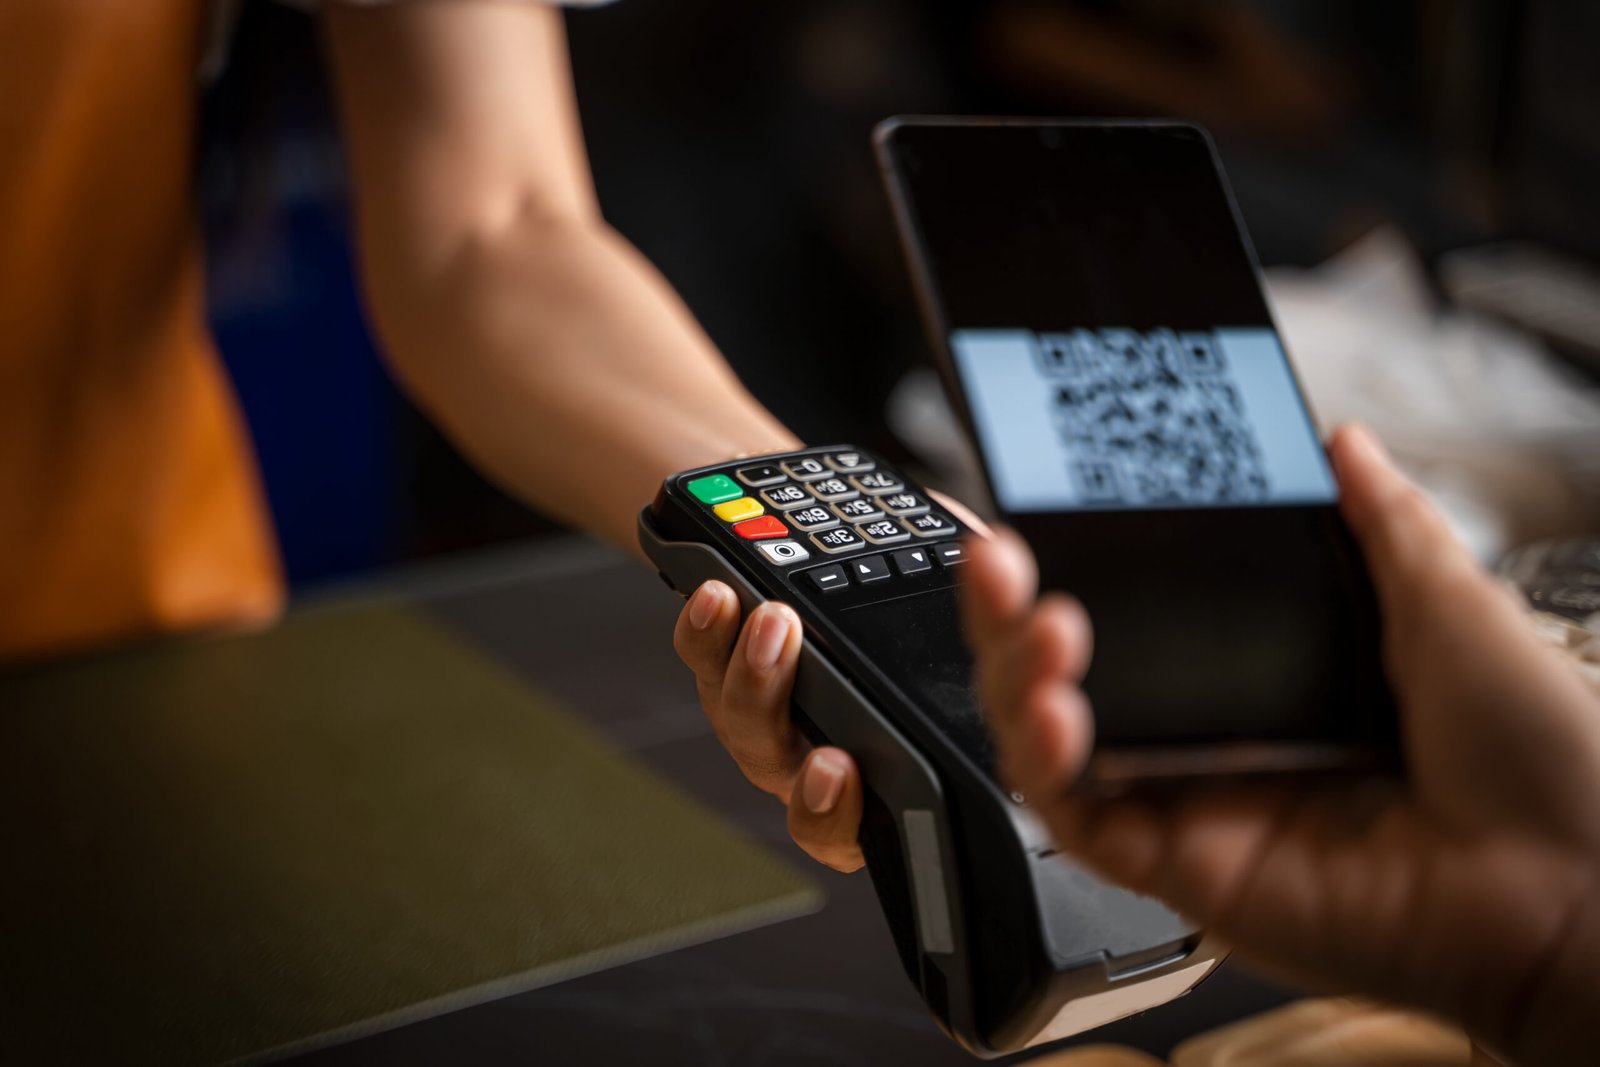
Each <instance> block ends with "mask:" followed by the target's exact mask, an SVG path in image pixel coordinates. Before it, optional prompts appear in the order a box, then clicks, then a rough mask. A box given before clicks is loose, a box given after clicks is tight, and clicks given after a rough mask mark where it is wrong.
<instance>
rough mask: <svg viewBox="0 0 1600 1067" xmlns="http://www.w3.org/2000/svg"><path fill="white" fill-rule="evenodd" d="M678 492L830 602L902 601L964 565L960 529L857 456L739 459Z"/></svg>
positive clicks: (842, 452) (850, 452)
mask: <svg viewBox="0 0 1600 1067" xmlns="http://www.w3.org/2000/svg"><path fill="white" fill-rule="evenodd" d="M681 484H682V487H683V489H684V490H685V491H686V492H687V494H688V495H689V496H690V497H691V498H692V499H693V500H695V501H696V502H697V503H698V505H699V506H700V507H703V508H705V509H706V510H707V511H709V512H711V513H712V515H714V516H715V518H716V520H717V523H718V525H719V526H722V527H725V528H726V529H727V530H728V532H729V533H730V534H731V535H732V536H733V537H734V538H736V539H737V543H739V544H740V545H742V546H743V550H744V551H748V552H753V553H755V554H756V555H758V556H759V557H760V558H761V559H762V560H763V561H765V562H766V563H767V564H769V565H771V566H773V567H777V568H781V569H783V570H791V569H792V570H795V571H797V572H798V573H797V580H799V581H800V582H801V583H802V585H803V586H804V587H806V588H809V589H812V590H814V591H816V592H818V593H822V594H826V595H828V596H830V597H831V596H832V595H833V594H836V593H844V592H846V591H848V590H854V591H855V593H856V596H857V597H859V596H861V595H870V596H871V599H873V600H876V599H878V597H879V595H882V596H898V595H903V594H904V591H905V590H907V589H911V590H915V589H917V588H927V587H928V586H927V582H928V581H929V580H937V579H939V577H940V575H941V574H942V573H943V572H945V571H947V570H949V569H950V568H951V567H954V566H956V565H957V564H959V563H960V562H961V561H962V559H963V558H964V557H963V554H962V550H961V544H960V542H959V540H958V538H960V536H961V535H962V533H963V532H964V530H963V528H962V527H961V525H960V524H959V523H957V522H956V521H955V519H954V518H953V517H951V516H950V515H949V514H947V513H946V512H945V511H944V510H943V509H942V508H940V507H939V506H938V505H937V504H935V503H933V502H932V501H930V500H929V499H928V497H927V496H926V495H925V494H924V493H922V492H921V491H920V490H919V489H918V488H917V487H916V486H913V485H908V484H907V483H906V482H905V481H904V480H903V479H902V478H901V477H900V476H899V475H897V474H896V473H894V472H893V471H891V470H888V469H886V468H885V467H884V466H883V465H882V464H881V463H880V462H878V461H877V460H876V459H875V458H874V457H873V456H871V455H870V454H868V453H866V452H861V451H859V450H855V449H836V450H828V451H825V452H814V453H808V454H801V455H791V456H775V457H773V458H772V459H771V460H770V461H768V462H751V461H749V460H747V461H745V462H744V463H743V464H738V465H734V464H730V465H729V467H728V468H725V469H723V470H714V471H712V472H710V473H706V472H701V473H700V474H699V475H697V476H696V477H694V478H687V479H686V480H685V481H684V482H683V483H681ZM908 582H909V583H910V585H907V584H906V583H908ZM936 584H937V583H936ZM844 602H845V603H846V604H850V603H853V602H854V600H852V599H851V598H850V597H846V598H844Z"/></svg>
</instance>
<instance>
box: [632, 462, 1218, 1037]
mask: <svg viewBox="0 0 1600 1067" xmlns="http://www.w3.org/2000/svg"><path fill="white" fill-rule="evenodd" d="M840 450H850V451H861V450H860V449H854V448H852V447H851V446H844V445H838V446H830V447H821V448H808V449H803V450H799V451H796V452H793V453H785V454H783V455H778V456H763V457H760V459H759V460H744V461H741V462H737V463H725V464H718V465H716V466H712V467H704V468H698V469H696V470H692V471H685V472H682V473H679V474H676V475H674V476H672V477H670V478H668V479H667V480H666V482H665V483H664V484H663V485H662V488H661V490H660V492H659V494H658V495H657V497H656V500H655V503H654V504H653V505H652V506H651V507H650V508H648V509H646V510H645V511H644V512H643V513H641V515H640V517H639V537H640V544H641V546H642V547H643V548H644V550H645V552H646V554H647V555H648V556H649V557H650V559H651V560H652V561H653V562H654V563H655V565H656V566H657V568H658V569H659V570H660V572H661V574H662V576H663V578H664V579H665V580H666V581H667V583H668V584H669V585H670V586H671V587H672V588H673V589H674V590H676V591H677V592H679V593H680V594H683V595H687V594H689V593H691V592H693V591H694V589H696V588H697V587H698V586H699V585H700V584H701V583H702V582H704V581H706V580H708V579H712V578H715V579H718V580H720V581H722V582H725V583H727V584H728V585H729V586H730V587H732V588H733V589H734V590H735V591H736V592H737V594H738V596H739V599H740V601H741V604H742V606H743V608H744V610H745V611H746V612H747V613H748V611H749V610H750V609H752V608H753V607H755V605H757V604H758V603H760V602H762V601H764V600H782V601H784V602H786V603H788V604H789V605H791V606H792V607H793V608H794V609H795V611H796V612H797V613H798V614H799V616H800V618H801V620H802V622H803V624H804V631H805V641H804V644H803V647H802V651H801V655H800V663H799V668H798V671H797V674H796V679H795V687H794V694H793V715H794V719H795V721H796V723H797V725H798V726H799V728H800V729H801V730H802V731H803V732H804V733H805V734H806V735H807V737H808V738H810V739H811V740H812V741H813V742H814V743H818V744H823V743H826V744H832V745H837V746H838V747H840V748H843V749H845V750H846V751H848V752H850V753H851V754H852V756H853V757H854V758H855V760H856V762H857V764H858V766H859V767H860V769H861V772H862V777H863V781H864V785H865V788H866V811H865V815H864V817H863V821H862V830H861V844H862V850H863V852H864V854H865V856H866V859H867V866H868V870H869V871H870V873H871V876H872V881H873V885H874V887H875V889H876V891H877V894H878V897H879V900H880V902H881V904H882V906H883V910H884V914H885V916H886V918H887V919H888V923H889V927H890V930H891V932H892V934H893V936H894V941H895V945H896V947H897V949H898V951H899V954H900V958H901V962H902V964H903V965H904V967H905V970H906V973H907V975H908V976H909V977H910V979H911V981H912V983H913V984H914V985H915V986H916V988H917V989H918V990H919V992H920V993H921V995H922V997H923V999H924V1000H925V1001H926V1003H927V1004H928V1006H929V1008H930V1009H931V1010H932V1012H933V1014H934V1015H935V1016H936V1017H937V1018H938V1020H939V1022H940V1023H941V1025H942V1026H943V1027H944V1028H945V1029H946V1030H947V1032H948V1033H949V1034H950V1035H951V1036H952V1037H953V1038H954V1039H955V1040H956V1041H958V1042H959V1043H960V1044H962V1045H963V1046H964V1047H966V1048H967V1049H968V1050H969V1051H971V1052H973V1053H974V1054H976V1055H979V1056H983V1057H990V1056H996V1055H1001V1054H1004V1053H1008V1052H1012V1051H1015V1050H1017V1049H1020V1048H1024V1047H1027V1046H1029V1045H1031V1044H1036V1043H1041V1042H1043V1041H1047V1040H1054V1039H1055V1038H1057V1037H1065V1036H1068V1035H1069V1034H1072V1033H1078V1032H1081V1031H1082V1030H1084V1029H1088V1028H1090V1027H1092V1026H1094V1025H1099V1024H1101V1023H1104V1022H1110V1021H1112V1020H1113V1019H1115V1018H1120V1017H1122V1016H1124V1015H1127V1014H1131V1013H1133V1012H1136V1011H1139V1010H1143V1009H1144V1008H1147V1007H1151V1006H1153V1005H1154V1004H1157V1003H1162V1002H1165V1001H1167V1000H1170V999H1172V998H1173V997H1174V996H1178V995H1181V994H1182V993H1184V992H1187V990H1188V989H1189V988H1191V987H1192V986H1193V984H1194V983H1195V982H1197V981H1198V980H1200V979H1201V978H1203V977H1204V976H1205V975H1206V974H1208V973H1210V971H1211V970H1213V969H1214V967H1215V964H1216V963H1218V962H1220V961H1221V959H1222V958H1223V956H1224V955H1225V954H1226V950H1225V949H1224V948H1222V946H1221V945H1220V944H1218V943H1217V942H1216V941H1215V940H1214V939H1212V938H1208V937H1206V936H1204V935H1203V934H1202V932H1201V931H1199V930H1196V929H1195V928H1194V927H1192V926H1191V925H1190V924H1188V923H1186V922H1185V921H1184V920H1182V919H1181V918H1179V917H1178V916H1176V915H1174V914H1172V913H1171V912H1169V911H1167V910H1166V909H1165V908H1164V907H1162V906H1161V905H1159V904H1157V903H1156V902H1154V901H1151V900H1147V899H1144V898H1140V897H1137V896H1135V895H1133V894H1131V893H1128V892H1126V891H1124V890H1121V889H1118V888H1115V887H1112V886H1109V885H1106V884H1105V883H1103V882H1101V881H1099V880H1098V879H1097V878H1095V877H1094V876H1093V875H1091V874H1089V873H1088V872H1087V871H1085V870H1083V869H1082V868H1080V867H1078V866H1076V865H1075V864H1073V863H1071V862H1070V861H1068V860H1067V859H1066V858H1065V857H1062V856H1059V855H1056V854H1055V853H1054V850H1053V849H1052V847H1051V844H1050V841H1049V838H1048V835H1047V833H1046V832H1045V830H1044V828H1043V826H1042V824H1041V823H1040V822H1039V820H1038V819H1037V817H1036V816H1034V815H1033V813H1032V812H1031V811H1030V810H1029V809H1028V808H1027V807H1026V806H1025V805H1023V804H1020V803H1018V802H1016V801H1015V800H1013V799H1011V798H1010V797H1009V796H1007V795H1006V794H1005V793H1003V792H1002V791H1001V789H1000V788H999V787H998V786H997V785H996V784H995V783H994V781H993V780H992V779H991V777H990V776H989V775H988V774H987V773H986V772H985V770H984V769H983V768H981V767H980V766H979V765H978V764H977V763H976V762H975V761H974V759H973V758H971V757H969V755H968V754H967V753H966V752H963V751H962V750H961V748H960V747H959V746H958V745H956V744H955V743H954V742H952V741H951V739H950V738H949V737H948V736H946V735H945V734H944V733H943V732H942V731H941V729H940V728H939V726H938V725H937V722H936V720H935V719H933V718H931V717H930V715H929V714H928V713H927V711H926V709H924V708H922V707H919V705H918V702H917V700H916V699H915V698H914V696H913V695H912V693H913V692H915V691H916V688H917V687H916V686H915V685H914V684H912V683H913V682H914V679H908V678H905V677H896V676H895V675H894V674H893V673H892V672H886V671H885V670H884V669H883V668H882V666H881V663H882V662H883V660H884V659H885V658H886V657H884V656H882V655H880V654H878V651H881V650H875V649H874V648H872V647H863V642H862V641H861V640H860V639H859V638H857V639H852V638H850V637H847V636H846V634H845V632H844V630H843V629H842V628H841V626H840V618H841V613H842V612H844V611H848V610H850V608H851V607H853V606H855V605H856V603H857V602H858V601H857V599H853V598H855V597H856V592H857V591H855V590H852V591H851V593H850V594H848V595H844V594H840V593H832V594H828V595H824V594H821V593H819V592H816V591H815V590H814V589H812V588H811V586H810V584H809V583H808V582H806V581H804V580H803V579H800V578H799V575H800V574H801V573H803V571H804V570H805V569H806V568H807V567H809V566H814V565H816V564H817V563H826V562H832V561H831V560H827V559H813V560H812V561H809V562H808V563H807V564H806V565H805V566H801V567H797V568H794V569H789V570H786V569H784V568H780V567H777V566H773V565H769V564H767V563H766V562H765V561H764V560H762V559H760V558H758V557H757V556H756V554H755V553H754V552H753V551H751V549H750V546H749V544H748V543H746V542H741V541H740V540H739V538H738V537H737V536H736V535H734V534H733V533H732V531H731V530H730V529H729V528H728V527H727V526H726V525H725V524H723V523H722V522H720V520H718V519H717V518H716V517H715V516H714V515H713V514H712V513H711V512H710V509H709V508H707V507H706V506H705V505H703V504H701V503H700V502H699V501H697V500H695V499H694V498H693V497H691V496H690V495H689V494H688V492H687V491H686V490H685V489H684V488H683V486H684V485H685V483H687V482H688V481H690V480H692V479H694V478H697V477H703V476H705V475H707V474H713V473H726V474H728V475H729V476H730V477H731V476H732V475H733V473H734V471H735V470H736V469H738V468H740V467H746V466H750V465H751V464H752V463H755V462H777V461H779V460H784V459H792V458H794V457H798V456H817V457H821V456H823V455H825V454H827V453H830V452H835V451H840ZM877 463H878V469H880V470H889V471H891V472H894V470H893V468H892V467H891V466H890V465H888V464H885V463H883V462H882V461H881V460H878V461H877ZM894 473H896V474H899V472H894ZM899 477H900V478H901V480H903V481H906V484H907V486H908V487H910V488H912V489H917V487H915V486H914V485H913V484H912V483H911V482H910V481H909V480H907V479H905V478H904V476H903V475H899ZM917 491H919V492H920V491H921V490H920V489H917ZM957 521H958V522H959V519H958V520H957ZM962 533H963V534H964V533H965V530H963V531H962ZM867 554H871V553H870V551H869V552H864V553H860V554H859V555H867ZM845 558H846V559H849V558H850V557H845ZM958 573H959V571H956V572H952V571H950V570H948V569H945V568H938V569H935V570H933V571H930V572H927V573H924V574H920V575H912V576H905V577H899V578H896V581H897V582H900V583H903V584H902V585H901V586H899V587H898V588H897V590H896V592H897V594H899V596H900V597H901V598H903V599H905V600H906V601H907V603H910V604H914V605H915V615H916V618H917V620H918V622H917V625H919V626H922V625H926V626H936V627H954V628H958V627H959V622H958V620H959V615H958V613H957V610H956V596H957V590H956V586H955V581H954V577H955V575H956V574H958ZM863 595H865V594H863ZM911 598H914V599H911ZM884 639H885V640H888V639H890V638H889V637H887V636H885V638H884ZM955 644H958V645H959V644H960V642H955ZM927 668H928V669H929V670H937V671H938V672H939V673H940V676H941V678H945V679H949V678H952V677H953V678H957V679H959V680H960V689H961V692H962V695H961V696H959V697H958V698H957V699H958V700H960V701H965V702H966V703H967V705H968V706H969V707H970V711H971V714H973V715H976V714H977V701H976V696H975V694H974V693H973V690H972V686H971V681H970V674H971V664H970V661H969V660H967V659H966V658H965V656H964V655H963V656H962V657H961V660H960V662H958V663H950V662H942V663H939V664H928V665H927ZM1084 998H1088V999H1084Z"/></svg>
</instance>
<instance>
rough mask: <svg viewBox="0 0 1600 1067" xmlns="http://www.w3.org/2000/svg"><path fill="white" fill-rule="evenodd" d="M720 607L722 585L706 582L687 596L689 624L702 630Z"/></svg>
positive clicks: (708, 624)
mask: <svg viewBox="0 0 1600 1067" xmlns="http://www.w3.org/2000/svg"><path fill="white" fill-rule="evenodd" d="M721 609H722V586H720V585H718V584H716V583H715V582H707V583H706V584H705V585H702V586H701V587H700V588H699V589H696V590H695V591H694V596H692V597H690V598H689V625H690V626H692V627H694V628H695V629H696V630H704V629H705V628H706V627H708V626H710V625H711V623H712V622H713V621H714V620H715V619H716V617H717V613H718V612H719V611H720V610H721Z"/></svg>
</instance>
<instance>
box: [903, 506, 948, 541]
mask: <svg viewBox="0 0 1600 1067" xmlns="http://www.w3.org/2000/svg"><path fill="white" fill-rule="evenodd" d="M906 525H907V526H909V527H911V532H912V533H914V534H916V535H917V536H918V537H949V536H951V535H952V534H954V533H955V532H956V524H955V523H953V522H951V521H950V520H949V519H947V518H945V517H944V516H943V515H940V514H937V513H934V512H929V513H928V514H927V515H918V516H916V517H914V518H910V519H907V520H906Z"/></svg>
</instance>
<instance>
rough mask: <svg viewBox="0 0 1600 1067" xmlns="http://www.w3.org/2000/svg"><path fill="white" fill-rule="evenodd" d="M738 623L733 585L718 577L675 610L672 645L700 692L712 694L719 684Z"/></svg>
mask: <svg viewBox="0 0 1600 1067" xmlns="http://www.w3.org/2000/svg"><path fill="white" fill-rule="evenodd" d="M738 626H739V601H738V598H737V597H735V596H734V594H733V590H732V589H730V588H728V587H727V586H726V585H724V584H723V583H721V582H718V581H710V582H705V583H704V584H702V585H701V586H700V588H698V589H696V590H695V591H694V594H693V595H692V596H690V597H689V599H688V600H687V601H685V602H684V605H683V610H682V611H680V612H679V613H678V624H677V626H676V627H675V628H674V629H673V631H672V647H673V648H674V649H675V650H676V651H677V653H678V658H679V659H681V660H683V662H684V663H685V664H686V665H687V666H688V667H689V669H690V670H692V671H694V674H695V678H696V679H697V680H698V681H699V682H700V684H701V687H702V694H703V695H704V691H705V690H706V689H708V688H709V689H710V690H711V695H712V696H714V695H715V693H716V692H717V691H719V690H720V689H721V688H722V676H723V675H724V674H725V673H726V672H727V669H728V656H729V655H730V654H731V653H732V651H733V641H734V638H735V637H736V636H737V634H738ZM707 710H709V709H707Z"/></svg>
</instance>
